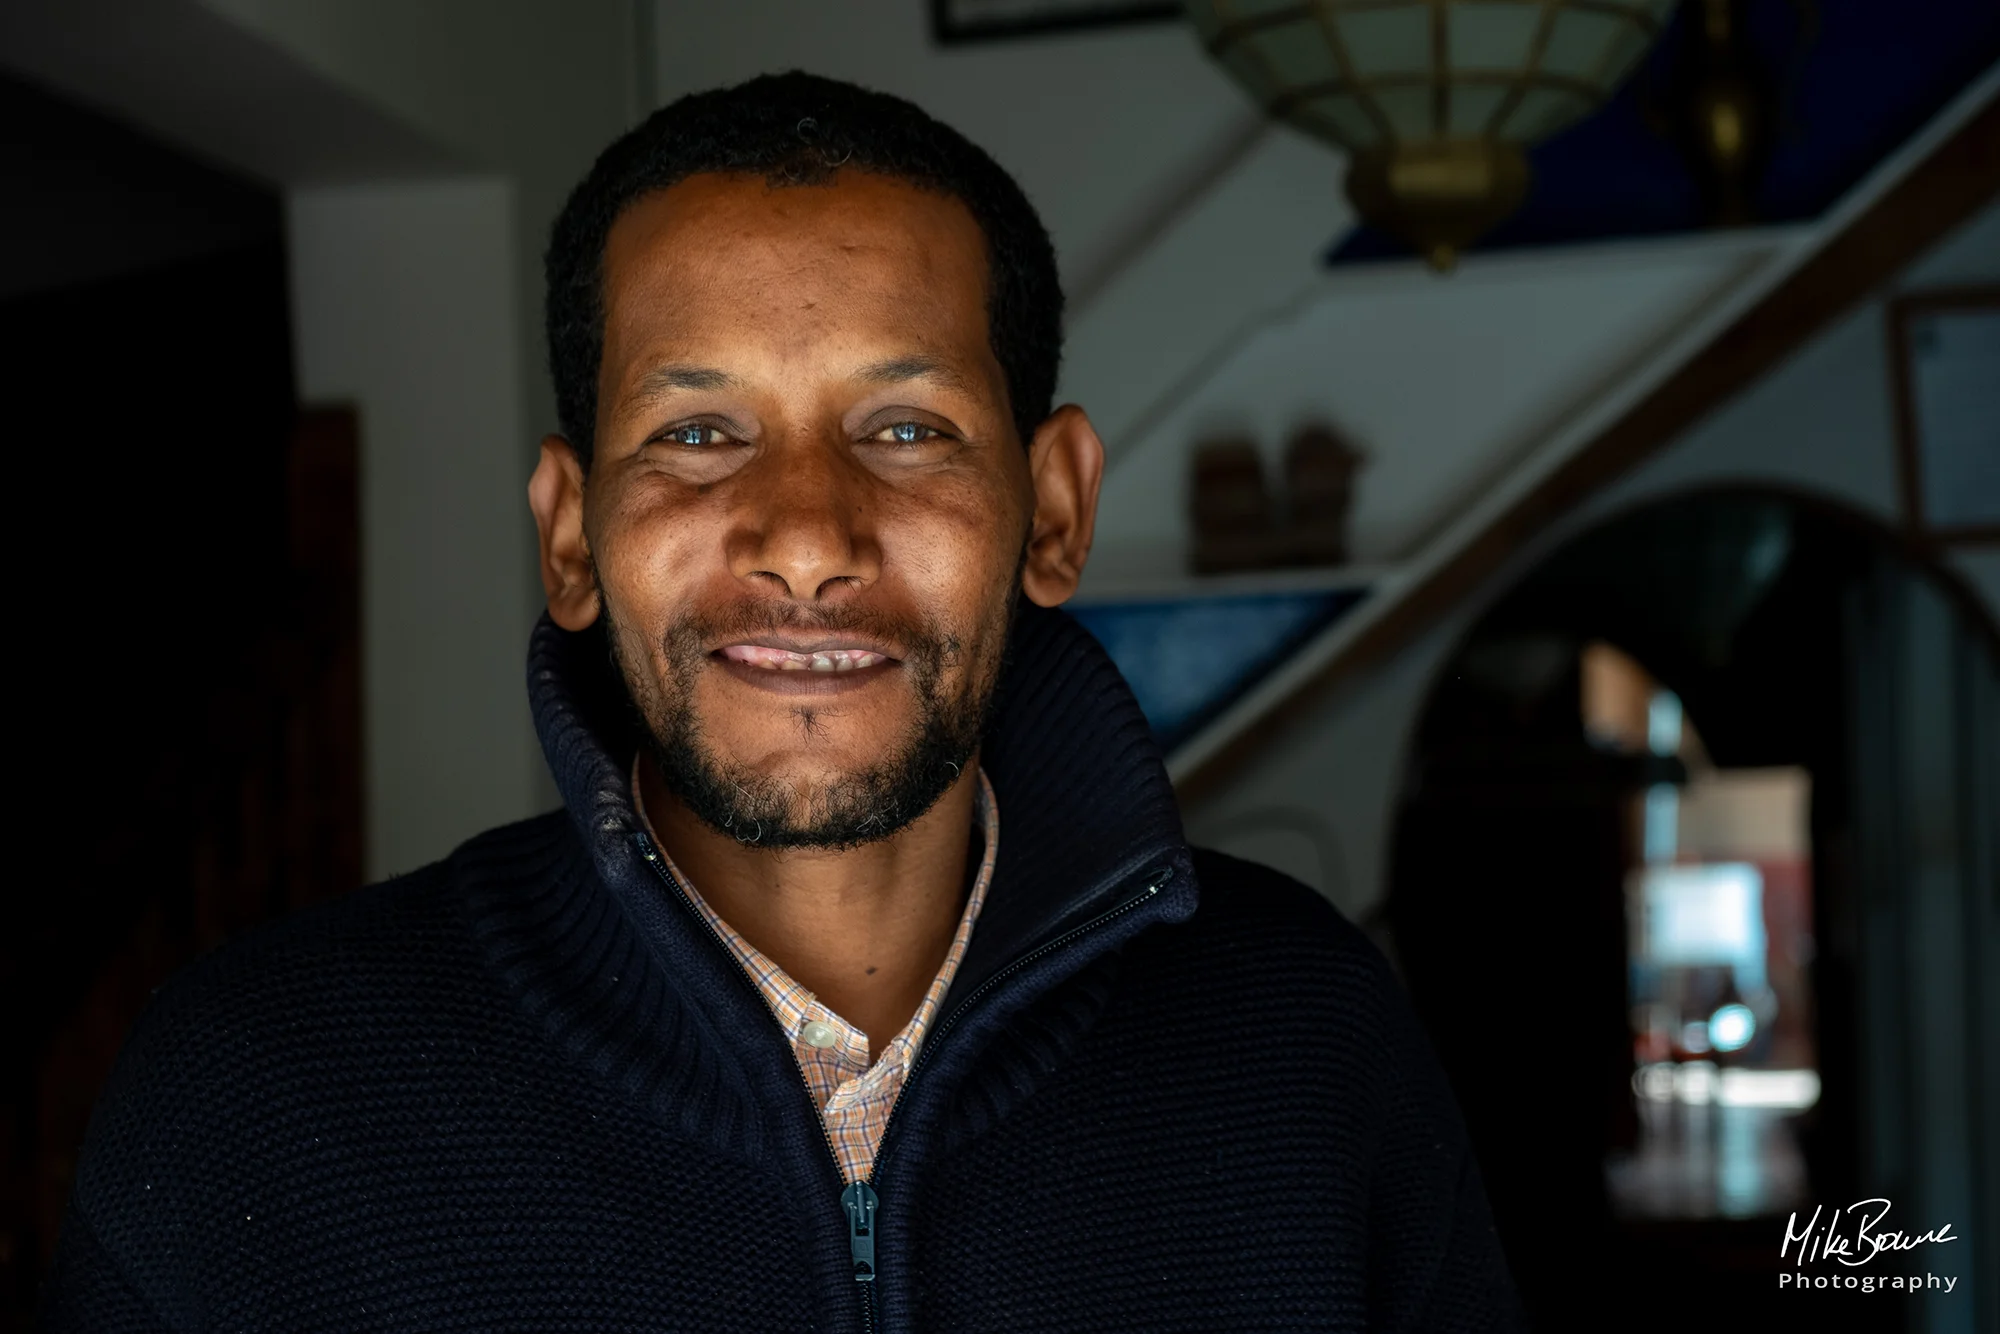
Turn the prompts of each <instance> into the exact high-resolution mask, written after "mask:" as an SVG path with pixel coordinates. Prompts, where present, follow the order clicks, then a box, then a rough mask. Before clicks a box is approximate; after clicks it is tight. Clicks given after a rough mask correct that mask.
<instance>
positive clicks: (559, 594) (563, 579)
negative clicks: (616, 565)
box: [528, 435, 601, 630]
mask: <svg viewBox="0 0 2000 1334" xmlns="http://www.w3.org/2000/svg"><path fill="white" fill-rule="evenodd" d="M528 508H529V509H531V510H533V511H534V512H535V529H536V531H537V533H538V534H539V535H540V538H541V549H542V588H543V590H544V591H545V592H547V594H548V597H549V619H551V620H553V621H554V622H555V623H556V624H557V625H560V626H561V627H562V628H563V629H565V630H582V629H585V628H587V627H588V626H589V625H590V624H591V623H592V622H593V621H595V620H596V619H597V613H598V610H599V608H600V606H601V604H600V602H599V600H598V596H597V572H596V570H595V569H594V568H593V567H592V565H591V563H590V543H589V542H588V541H586V540H585V538H584V535H583V465H582V464H580V463H579V462H577V457H576V451H575V450H574V449H572V448H570V443H569V441H567V440H565V439H563V438H562V437H561V436H559V435H545V436H543V437H542V458H541V462H539V463H537V464H536V465H535V475H534V476H533V477H530V478H529V479H528Z"/></svg>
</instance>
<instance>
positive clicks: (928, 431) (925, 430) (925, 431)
mask: <svg viewBox="0 0 2000 1334" xmlns="http://www.w3.org/2000/svg"><path fill="white" fill-rule="evenodd" d="M943 434H944V432H943V431H939V430H934V429H933V428H931V427H929V426H926V425H924V424H923V423H922V422H896V423H895V424H894V425H892V426H888V427H885V428H884V429H882V430H880V431H877V432H876V433H875V439H877V440H880V441H882V442H883V443H884V444H891V445H920V444H922V443H923V442H924V441H926V440H934V439H936V438H937V437H939V436H941V435H943Z"/></svg>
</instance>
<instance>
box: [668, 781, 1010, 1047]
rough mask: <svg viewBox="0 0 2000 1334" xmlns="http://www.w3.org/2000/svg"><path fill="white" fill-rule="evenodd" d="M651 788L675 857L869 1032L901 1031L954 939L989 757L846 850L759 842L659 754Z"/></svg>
mask: <svg viewBox="0 0 2000 1334" xmlns="http://www.w3.org/2000/svg"><path fill="white" fill-rule="evenodd" d="M639 774H640V779H639V781H640V794H641V797H642V799H643V800H644V802H645V804H646V817H647V819H648V820H649V821H651V823H652V826H653V829H654V832H655V833H656V834H657V835H658V837H659V840H660V842H661V844H662V845H663V846H664V848H665V850H666V853H667V855H668V856H669V857H671V858H673V860H674V863H675V865H676V866H678V867H679V868H680V870H681V872H682V873H683V874H684V875H685V876H686V877H687V878H688V879H689V880H690V881H692V882H693V884H694V886H695V888H696V889H697V890H699V891H700V893H701V896H702V898H703V899H705V900H706V901H707V903H708V905H709V906H710V907H711V908H713V909H715V911H716V913H717V914H719V915H720V916H721V918H722V920H723V921H725V922H727V923H729V925H730V926H731V927H732V928H734V929H735V930H736V932H737V933H738V934H740V935H741V936H742V937H743V938H744V939H745V940H747V941H748V942H750V944H751V945H753V946H754V947H756V949H757V950H758V951H759V952H760V953H762V954H763V955H764V956H765V957H766V958H768V959H770V960H771V961H772V962H773V963H775V964H777V965H778V967H780V968H782V969H784V970H785V972H786V974H787V975H789V976H790V977H791V978H792V979H793V980H794V981H796V982H797V983H798V984H799V985H800V986H803V987H805V988H807V989H808V990H810V991H811V992H812V993H813V994H814V995H815V996H817V997H818V998H819V1000H820V1002H821V1003H822V1004H824V1005H825V1006H826V1007H827V1008H828V1009H830V1010H832V1011H834V1012H835V1013H836V1014H838V1015H840V1017H841V1018H843V1019H845V1020H847V1022H849V1023H850V1024H853V1025H854V1026H855V1027H857V1028H859V1029H860V1030H861V1031H862V1032H864V1033H866V1034H867V1035H868V1045H869V1049H870V1051H871V1053H872V1052H879V1051H880V1050H881V1049H882V1047H883V1046H884V1045H885V1044H886V1043H887V1042H888V1041H889V1039H890V1038H893V1037H894V1036H895V1035H896V1034H897V1033H899V1032H901V1031H902V1029H903V1027H904V1026H905V1025H907V1024H908V1023H909V1021H910V1017H911V1016H912V1015H913V1014H915V1013H916V1010H917V1006H918V1005H919V1004H921V1003H922V1001H923V998H924V993H925V991H926V990H928V989H929V987H930V984H931V981H932V979H933V978H935V977H936V976H937V972H938V969H939V968H940V967H942V966H943V964H944V959H945V955H946V954H947V953H949V952H950V950H951V941H952V935H953V933H954V932H955V931H956V930H957V927H958V919H959V915H960V913H961V912H962V911H963V909H964V891H965V885H966V872H967V867H968V864H969V853H970V847H969V844H970V839H971V833H972V828H973V809H974V802H975V800H976V798H977V795H978V791H979V768H978V760H977V757H976V756H975V757H973V758H972V760H970V761H969V762H968V763H967V764H966V766H965V770H964V772H963V773H961V774H960V775H959V778H958V781H957V782H955V783H953V784H952V785H951V787H950V788H949V789H947V790H946V792H945V794H944V796H942V797H941V798H939V799H938V802H937V804H936V805H934V806H932V807H931V809H930V810H928V811H926V812H925V813H924V814H923V815H922V816H920V817H918V818H917V819H916V820H913V821H911V822H910V823H909V824H908V825H906V826H904V827H903V828H902V829H901V830H899V831H897V832H896V833H895V834H893V835H891V836H890V837H888V838H885V839H878V840H876V841H875V842H872V843H865V844H862V845H861V846H860V847H856V848H847V849H844V850H841V851H837V852H835V851H826V850H823V849H816V848H785V849H771V848H756V847H751V846H748V845H746V844H743V843H740V842H738V841H737V840H736V839H734V838H732V837H730V836H729V835H727V834H722V833H718V832H717V831H715V830H714V829H711V828H710V827H709V826H708V825H706V824H704V823H703V822H702V821H701V820H700V819H699V818H697V817H696V816H695V815H694V813H693V812H691V811H690V810H688V808H687V807H686V805H684V804H683V803H682V802H681V800H680V799H679V798H678V797H676V796H675V795H674V794H673V793H672V792H670V791H669V790H668V789H667V787H666V785H665V784H664V783H663V782H662V781H661V780H660V776H659V771H658V770H657V769H656V768H655V767H654V765H653V762H652V758H651V757H650V756H642V758H641V760H640V766H639Z"/></svg>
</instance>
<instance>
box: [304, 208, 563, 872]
mask: <svg viewBox="0 0 2000 1334" xmlns="http://www.w3.org/2000/svg"><path fill="white" fill-rule="evenodd" d="M286 215H287V216H286V222H287V232H288V235H287V241H288V245H289V250H290V263H291V281H292V302H293V311H294V319H295V324H296V331H295V334H296V339H297V343H296V351H297V360H298V377H299V392H300V394H301V396H302V397H303V398H304V399H305V400H306V401H307V402H352V403H354V404H356V405H357V407H358V408H359V410H360V434H361V492H362V494H361V522H362V532H363V534H364V541H363V545H362V577H361V582H362V589H361V607H362V651H363V667H362V709H363V718H364V720H365V721H364V728H365V734H364V764H365V768H364V773H365V775H366V809H365V816H366V835H367V868H368V874H369V875H370V876H371V877H379V876H383V875H388V874H393V873H395V872H399V871H405V870H409V869H411V868H413V867H415V866H418V865H421V864H423V863H425V862H428V861H431V860H433V859H435V858H437V857H440V856H442V855H444V854H445V853H447V852H449V851H450V850H451V848H452V847H453V846H454V845H455V844H457V843H458V842H459V841H460V840H462V839H464V838H466V837H468V836H470V835H472V834H474V833H477V832H478V831H479V830H481V829H484V828H487V827H489V826H491V825H495V824H500V823H503V822H505V821H508V820H514V819H518V818H520V817H521V816H523V815H526V814H528V813H530V812H532V811H533V810H534V809H535V808H536V806H537V804H538V793H537V788H536V776H537V774H538V773H539V772H540V770H541V768H542V765H541V759H540V752H539V747H538V745H537V744H536V742H535V740H534V736H533V733H532V729H531V727H530V724H529V722H528V712H527V703H526V695H525V685H524V682H525V679H526V672H525V668H524V666H523V662H524V659H525V654H526V645H527V635H528V629H529V625H530V624H531V621H530V611H531V608H530V607H529V606H528V604H527V603H526V602H525V600H524V599H523V598H522V597H521V595H520V577H521V572H522V571H523V570H525V569H527V568H529V566H530V564H531V562H532V558H533V557H532V553H533V549H534V548H533V526H532V524H531V523H530V521H529V518H528V513H527V506H526V502H525V500H524V482H523V472H522V469H521V467H520V457H521V441H522V439H523V436H524V434H525V432H524V429H523V423H522V420H521V411H520V403H521V394H520V373H521V371H520V360H519V357H518V347H517V330H518V324H519V319H518V311H517V309H516V307H515V302H514V284H513V281H512V278H513V272H514V261H515V256H516V249H517V245H516V237H515V232H514V217H515V211H514V199H513V194H512V191H511V189H510V188H509V186H508V185H507V184H506V183H505V182H504V181H501V180H498V179H494V178H490V177H489V178H472V179H462V180H457V181H437V182H416V183H408V184H397V185H362V186H348V187H329V188H321V189H312V190H304V191H299V192H296V193H294V194H293V195H292V196H291V197H290V198H289V200H288V202H287V210H286Z"/></svg>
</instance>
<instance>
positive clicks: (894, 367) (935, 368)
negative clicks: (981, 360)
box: [854, 355, 973, 394]
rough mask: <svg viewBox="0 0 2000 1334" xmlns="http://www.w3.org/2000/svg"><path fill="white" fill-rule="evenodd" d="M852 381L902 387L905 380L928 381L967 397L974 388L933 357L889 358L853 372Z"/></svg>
mask: <svg viewBox="0 0 2000 1334" xmlns="http://www.w3.org/2000/svg"><path fill="white" fill-rule="evenodd" d="M854 378H855V379H857V380H860V381H862V382H864V383H866V384H901V383H903V382H904V381H906V380H928V381H930V382H931V383H932V384H935V385H937V386H939V387H940V388H944V389H955V390H957V391H958V392H959V393H962V394H969V393H972V392H973V387H972V386H971V385H970V384H968V383H967V382H966V379H965V377H964V376H963V375H961V374H959V372H958V371H956V370H955V369H953V368H952V367H951V366H949V365H947V364H946V363H945V362H943V361H940V360H939V359H938V358H936V357H927V356H922V355H916V356H908V357H891V358H889V360H887V361H877V362H871V363H870V364H868V365H866V366H863V367H862V368H861V369H860V370H858V371H856V372H855V374H854Z"/></svg>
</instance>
